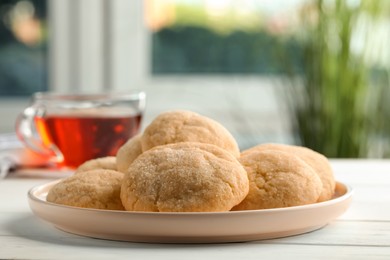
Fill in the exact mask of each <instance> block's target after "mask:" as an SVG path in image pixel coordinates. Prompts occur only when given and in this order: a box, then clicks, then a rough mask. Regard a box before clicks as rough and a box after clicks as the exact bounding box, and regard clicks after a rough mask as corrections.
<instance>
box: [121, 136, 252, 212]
mask: <svg viewBox="0 0 390 260" xmlns="http://www.w3.org/2000/svg"><path fill="white" fill-rule="evenodd" d="M248 189H249V182H248V176H247V174H246V172H245V170H244V168H243V167H242V165H241V164H240V163H239V162H238V160H237V159H236V158H235V157H234V156H233V155H231V154H230V153H228V152H227V151H225V150H223V149H221V148H219V147H217V146H215V145H210V144H202V143H190V142H188V143H175V144H169V145H163V146H158V147H155V148H153V149H151V150H148V151H146V152H144V153H142V154H141V155H140V156H139V157H138V158H137V159H136V160H135V161H134V162H133V163H132V164H131V165H130V167H129V169H128V171H127V173H126V174H125V178H124V180H123V183H122V189H121V199H122V203H123V205H124V207H125V209H126V210H129V211H154V212H216V211H228V210H230V209H231V208H232V207H233V206H234V205H237V204H238V203H240V202H241V201H242V200H243V199H244V198H245V196H246V195H247V193H248Z"/></svg>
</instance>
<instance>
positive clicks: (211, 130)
mask: <svg viewBox="0 0 390 260" xmlns="http://www.w3.org/2000/svg"><path fill="white" fill-rule="evenodd" d="M179 142H199V143H208V144H214V145H216V146H218V147H221V148H223V149H225V150H227V151H228V152H230V153H231V154H233V155H234V156H235V157H236V158H238V157H239V156H240V150H239V148H238V145H237V142H236V140H235V139H234V138H233V136H232V135H231V134H230V133H229V131H228V130H227V129H226V128H225V127H223V126H222V125H221V124H220V123H218V122H216V121H214V120H212V119H210V118H208V117H205V116H201V115H199V114H197V113H194V112H190V111H185V110H176V111H170V112H165V113H162V114H160V115H159V116H157V117H156V118H155V119H154V120H153V121H152V122H151V123H150V124H149V126H148V127H147V128H146V129H145V131H144V133H143V135H142V138H141V145H142V151H143V152H145V151H147V150H149V149H151V148H153V147H155V146H158V145H165V144H170V143H179Z"/></svg>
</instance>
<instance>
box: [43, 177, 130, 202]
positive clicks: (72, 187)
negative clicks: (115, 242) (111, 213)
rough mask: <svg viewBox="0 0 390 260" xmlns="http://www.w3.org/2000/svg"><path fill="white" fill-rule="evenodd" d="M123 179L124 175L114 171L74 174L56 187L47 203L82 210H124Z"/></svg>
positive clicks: (48, 197) (50, 192)
mask: <svg viewBox="0 0 390 260" xmlns="http://www.w3.org/2000/svg"><path fill="white" fill-rule="evenodd" d="M122 179H123V173H121V172H117V171H113V170H92V171H86V172H83V173H82V174H74V175H72V176H71V177H68V178H66V179H64V180H62V181H60V182H59V183H57V184H56V185H54V186H53V187H52V188H51V189H50V191H49V193H48V195H47V201H49V202H53V203H56V204H62V205H68V206H74V207H82V208H94V209H110V210H124V208H123V205H122V202H121V200H120V189H121V184H122Z"/></svg>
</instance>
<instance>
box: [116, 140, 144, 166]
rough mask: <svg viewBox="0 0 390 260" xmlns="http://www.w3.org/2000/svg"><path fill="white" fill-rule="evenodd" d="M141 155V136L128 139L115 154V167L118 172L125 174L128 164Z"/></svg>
mask: <svg viewBox="0 0 390 260" xmlns="http://www.w3.org/2000/svg"><path fill="white" fill-rule="evenodd" d="M141 153H142V148H141V135H136V136H134V137H133V138H130V139H129V140H128V141H127V142H126V143H125V144H124V145H122V146H121V148H119V150H118V152H117V154H116V166H117V168H118V171H120V172H126V171H127V169H128V168H129V166H130V164H131V163H132V162H133V161H134V160H135V159H136V158H137V157H138V156H139V155H140V154H141Z"/></svg>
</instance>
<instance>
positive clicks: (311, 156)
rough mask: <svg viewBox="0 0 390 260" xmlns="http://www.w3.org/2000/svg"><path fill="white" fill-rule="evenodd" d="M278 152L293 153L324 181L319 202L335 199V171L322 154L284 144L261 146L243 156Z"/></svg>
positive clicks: (244, 152)
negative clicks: (271, 151) (263, 152)
mask: <svg viewBox="0 0 390 260" xmlns="http://www.w3.org/2000/svg"><path fill="white" fill-rule="evenodd" d="M266 150H278V151H284V152H289V153H292V154H294V155H296V156H298V157H299V158H301V159H302V160H304V161H305V162H306V163H307V164H308V165H310V166H311V167H312V168H313V169H314V171H315V172H316V173H317V174H318V176H319V177H320V179H321V181H322V192H321V195H320V197H319V198H318V202H321V201H326V200H330V199H331V198H332V197H333V194H334V191H335V187H336V181H335V179H334V175H333V170H332V167H331V166H330V163H329V161H328V159H327V158H326V157H325V156H323V155H322V154H320V153H317V152H315V151H313V150H311V149H309V148H306V147H302V146H293V145H284V144H261V145H257V146H255V147H252V148H250V149H248V150H246V151H243V152H242V153H241V155H245V154H247V153H250V152H253V151H266Z"/></svg>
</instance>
